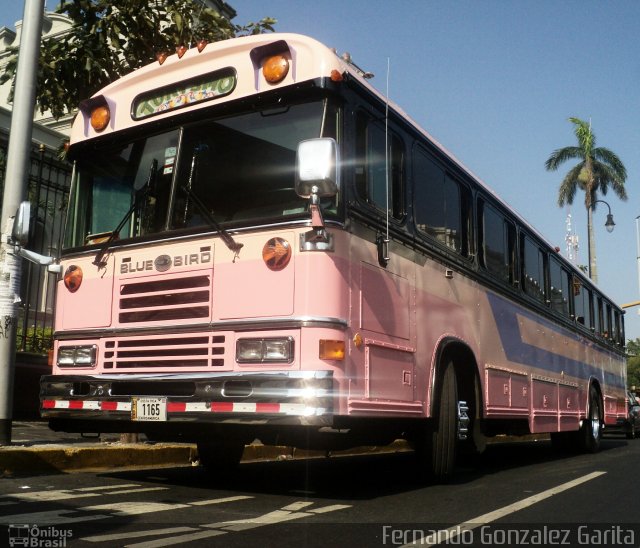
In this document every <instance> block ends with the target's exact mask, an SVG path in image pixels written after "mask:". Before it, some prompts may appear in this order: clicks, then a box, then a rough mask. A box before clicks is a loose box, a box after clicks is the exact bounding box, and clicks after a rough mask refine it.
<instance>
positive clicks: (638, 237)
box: [636, 215, 640, 295]
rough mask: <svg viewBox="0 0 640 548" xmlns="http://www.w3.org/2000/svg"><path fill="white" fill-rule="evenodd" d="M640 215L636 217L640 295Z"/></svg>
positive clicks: (639, 289)
mask: <svg viewBox="0 0 640 548" xmlns="http://www.w3.org/2000/svg"><path fill="white" fill-rule="evenodd" d="M639 219H640V215H638V216H637V217H636V261H637V263H638V294H639V295H640V232H639V230H640V228H639V227H638V220H639Z"/></svg>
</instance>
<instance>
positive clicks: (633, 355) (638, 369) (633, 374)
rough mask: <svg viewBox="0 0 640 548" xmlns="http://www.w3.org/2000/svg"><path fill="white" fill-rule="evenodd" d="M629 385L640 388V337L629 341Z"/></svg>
mask: <svg viewBox="0 0 640 548" xmlns="http://www.w3.org/2000/svg"><path fill="white" fill-rule="evenodd" d="M627 354H628V358H627V386H628V387H629V388H631V387H632V386H635V387H636V390H640V339H636V340H635V341H632V340H629V341H627Z"/></svg>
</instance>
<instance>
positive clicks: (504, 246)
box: [478, 200, 516, 285]
mask: <svg viewBox="0 0 640 548" xmlns="http://www.w3.org/2000/svg"><path fill="white" fill-rule="evenodd" d="M479 212H480V213H479V221H478V222H479V229H480V230H479V231H478V234H479V237H480V246H479V251H480V264H481V265H482V266H484V267H485V268H486V269H487V270H488V271H489V272H490V273H491V274H493V275H494V276H496V277H497V278H499V279H500V280H502V281H504V282H507V283H508V284H510V285H513V284H515V283H516V271H515V243H516V242H515V240H516V237H515V227H514V225H513V223H511V222H509V221H507V220H506V219H505V218H504V216H503V215H502V214H500V213H498V212H497V211H496V210H495V209H493V208H492V207H491V206H489V205H487V204H485V202H484V201H483V200H480V201H479Z"/></svg>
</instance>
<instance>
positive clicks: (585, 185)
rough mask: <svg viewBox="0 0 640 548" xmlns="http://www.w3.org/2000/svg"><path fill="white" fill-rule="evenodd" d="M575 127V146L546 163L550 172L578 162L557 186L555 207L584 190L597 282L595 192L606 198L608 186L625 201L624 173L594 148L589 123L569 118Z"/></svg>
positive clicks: (616, 160)
mask: <svg viewBox="0 0 640 548" xmlns="http://www.w3.org/2000/svg"><path fill="white" fill-rule="evenodd" d="M569 121H570V122H571V123H572V124H573V125H574V130H573V132H574V134H575V136H576V138H577V139H578V146H569V147H564V148H559V149H557V150H554V151H553V152H552V153H551V156H549V159H548V160H547V161H546V163H545V167H546V168H547V170H549V171H555V170H557V169H558V167H559V166H560V164H562V163H564V162H566V161H567V160H579V162H578V163H577V164H576V165H575V166H574V167H573V168H571V169H570V170H569V172H568V173H567V174H566V175H565V178H564V179H563V180H562V183H561V184H560V189H559V191H558V205H559V206H560V207H563V206H564V205H565V204H569V205H571V204H572V203H573V199H574V198H575V195H576V192H577V191H578V189H580V190H583V191H584V194H585V195H584V205H585V207H586V208H587V239H588V247H589V276H590V277H591V279H592V280H593V281H594V282H596V283H597V281H598V273H597V270H596V250H595V241H594V239H593V211H594V209H595V207H596V202H597V201H598V192H600V193H601V194H602V195H606V194H607V191H608V190H609V187H611V188H612V189H613V191H614V192H615V194H616V195H617V196H618V198H620V199H621V200H626V199H627V191H626V189H625V186H624V183H625V181H626V180H627V170H626V168H625V167H624V164H623V163H622V162H621V161H620V158H618V156H616V154H614V153H613V152H611V151H610V150H609V149H608V148H604V147H596V136H595V135H594V134H593V131H591V122H589V123H587V122H585V121H584V120H580V119H579V118H569Z"/></svg>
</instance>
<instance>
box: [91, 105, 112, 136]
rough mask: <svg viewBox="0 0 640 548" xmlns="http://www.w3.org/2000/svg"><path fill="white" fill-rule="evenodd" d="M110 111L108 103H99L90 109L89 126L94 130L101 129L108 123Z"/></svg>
mask: <svg viewBox="0 0 640 548" xmlns="http://www.w3.org/2000/svg"><path fill="white" fill-rule="evenodd" d="M109 120H111V111H110V110H109V106H108V105H100V106H99V107H96V108H94V109H93V110H92V111H91V127H92V128H93V129H95V130H96V131H102V130H103V129H104V128H106V127H107V126H108V125H109Z"/></svg>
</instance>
